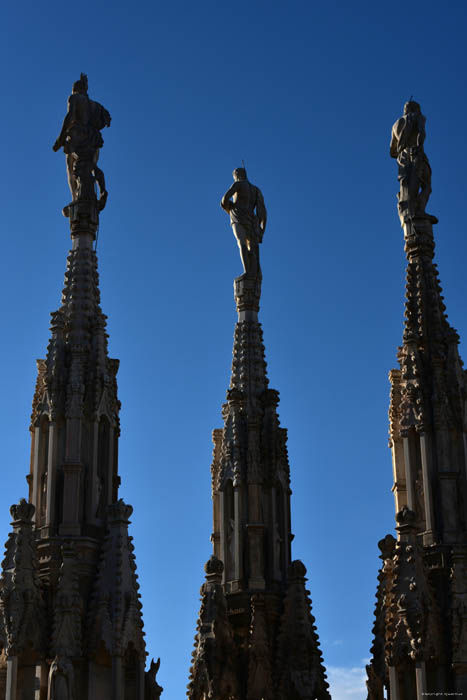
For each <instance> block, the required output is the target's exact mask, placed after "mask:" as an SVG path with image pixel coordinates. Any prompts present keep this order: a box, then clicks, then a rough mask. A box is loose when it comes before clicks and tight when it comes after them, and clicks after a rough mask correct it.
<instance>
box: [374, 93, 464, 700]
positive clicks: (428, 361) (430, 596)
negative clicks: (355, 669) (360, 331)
mask: <svg viewBox="0 0 467 700" xmlns="http://www.w3.org/2000/svg"><path fill="white" fill-rule="evenodd" d="M424 139H425V117H424V116H423V115H422V113H421V109H420V105H419V104H418V103H416V102H413V101H411V102H408V103H407V104H406V105H405V108H404V115H403V116H402V117H401V118H400V119H399V120H398V121H397V122H396V123H395V124H394V126H393V130H392V138H391V156H393V157H394V158H396V159H397V162H398V166H399V184H400V191H399V195H398V202H399V203H398V210H399V216H400V219H401V224H402V228H403V231H404V241H405V253H406V256H407V277H406V305H405V320H404V331H403V338H402V345H401V347H400V348H399V351H398V360H399V368H398V369H394V370H392V371H391V372H390V374H389V378H390V381H391V397H390V408H389V422H390V426H389V428H390V447H391V449H392V455H393V471H394V486H393V492H394V496H395V505H396V513H397V515H396V518H397V521H398V526H397V531H398V533H399V537H398V542H397V544H396V546H395V548H394V549H393V550H392V551H390V550H389V549H388V548H383V556H382V559H383V566H382V568H381V570H380V573H379V577H378V578H379V585H378V594H377V605H376V609H375V616H376V622H375V626H374V628H373V631H374V634H375V638H374V643H373V647H372V653H373V658H372V661H371V663H370V665H369V666H368V667H367V669H368V690H369V696H368V697H369V699H370V700H382V698H383V692H384V688H386V689H389V692H390V695H391V699H392V698H395V699H396V700H397V699H398V698H405V697H406V694H407V693H408V695H410V697H412V696H413V697H417V698H418V697H421V696H422V695H423V694H430V693H434V694H435V693H436V692H438V691H439V692H444V693H445V692H452V693H455V692H457V693H459V694H462V693H464V694H466V693H467V664H466V662H465V659H466V656H465V650H467V497H466V494H467V478H466V476H467V472H466V468H465V465H466V463H467V427H466V417H467V414H466V400H467V382H466V373H465V371H464V369H463V363H462V360H461V359H460V357H459V352H458V342H459V336H458V334H457V332H456V331H455V330H454V328H452V327H451V325H450V324H449V322H448V319H447V315H446V306H445V304H444V299H443V296H442V293H441V292H442V290H441V285H440V282H439V276H438V270H437V267H436V264H435V263H434V261H433V260H434V251H435V242H434V236H433V225H434V224H436V223H437V219H436V217H434V216H432V215H430V214H427V213H426V211H425V207H426V204H427V202H428V197H429V195H430V193H431V168H430V165H429V162H428V158H427V156H426V154H425V152H424ZM383 542H384V541H383ZM454 572H455V573H454ZM462 655H463V656H462ZM461 659H462V661H461ZM448 669H449V670H448ZM401 693H402V694H401Z"/></svg>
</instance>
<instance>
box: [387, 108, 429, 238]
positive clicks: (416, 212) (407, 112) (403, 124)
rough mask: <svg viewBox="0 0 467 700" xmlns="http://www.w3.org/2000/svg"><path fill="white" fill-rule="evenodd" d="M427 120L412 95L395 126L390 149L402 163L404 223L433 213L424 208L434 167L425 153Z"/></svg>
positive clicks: (400, 207)
mask: <svg viewBox="0 0 467 700" xmlns="http://www.w3.org/2000/svg"><path fill="white" fill-rule="evenodd" d="M425 122H426V119H425V117H424V116H423V114H422V111H421V109H420V105H419V104H418V102H415V101H414V100H413V99H412V96H411V97H410V100H409V101H408V102H406V103H405V105H404V114H403V116H402V117H401V118H400V119H398V120H397V122H396V123H395V124H394V126H393V127H392V133H391V144H390V147H389V152H390V155H391V157H392V158H396V159H397V163H398V165H399V176H398V177H399V183H400V191H399V194H398V210H399V217H400V220H401V224H402V225H404V224H406V223H408V222H409V221H411V220H413V219H414V218H420V217H422V218H423V217H428V218H430V219H433V218H434V217H430V216H429V215H428V214H426V212H425V207H426V205H427V202H428V199H429V197H430V194H431V167H430V163H429V161H428V158H427V156H426V154H425V151H424V148H423V144H424V141H425Z"/></svg>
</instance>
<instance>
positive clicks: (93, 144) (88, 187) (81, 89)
mask: <svg viewBox="0 0 467 700" xmlns="http://www.w3.org/2000/svg"><path fill="white" fill-rule="evenodd" d="M110 121H111V117H110V114H109V113H108V111H107V110H106V109H105V107H103V106H102V105H101V104H99V102H94V101H93V100H90V99H89V97H88V77H87V75H86V74H85V73H81V75H80V79H79V80H77V81H76V82H75V83H73V89H72V93H71V95H70V96H69V98H68V111H67V113H66V115H65V119H64V120H63V126H62V130H61V131H60V135H59V136H58V138H57V140H56V141H55V143H54V145H53V150H54V151H58V150H60V148H63V151H64V153H65V155H66V167H67V174H68V185H69V187H70V190H71V196H72V201H71V202H70V204H68V205H67V206H66V207H64V209H63V214H64V216H66V217H69V219H70V226H71V232H72V234H77V233H92V234H93V235H94V236H95V234H96V231H97V227H98V224H99V212H100V211H102V209H103V208H104V207H105V204H106V201H107V190H106V187H105V178H104V173H103V172H102V170H101V169H100V168H98V166H97V161H98V159H99V149H100V148H102V146H103V145H104V140H103V138H102V135H101V130H102V129H103V128H104V127H106V126H110ZM96 184H97V187H98V190H99V199H98V198H97V195H96V191H95V188H96Z"/></svg>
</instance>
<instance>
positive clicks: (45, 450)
mask: <svg viewBox="0 0 467 700" xmlns="http://www.w3.org/2000/svg"><path fill="white" fill-rule="evenodd" d="M49 435H50V422H49V417H48V416H47V415H45V416H42V418H41V419H40V425H39V445H38V455H37V497H36V498H37V500H36V508H37V526H38V527H42V526H44V525H46V520H47V488H48V484H47V479H48V464H49Z"/></svg>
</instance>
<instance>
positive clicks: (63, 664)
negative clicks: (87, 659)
mask: <svg viewBox="0 0 467 700" xmlns="http://www.w3.org/2000/svg"><path fill="white" fill-rule="evenodd" d="M74 684H75V679H74V671H73V664H72V663H71V661H70V659H68V658H67V657H66V656H60V655H57V656H56V657H55V659H54V660H53V661H52V663H51V665H50V671H49V687H48V690H47V700H75V690H74Z"/></svg>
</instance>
